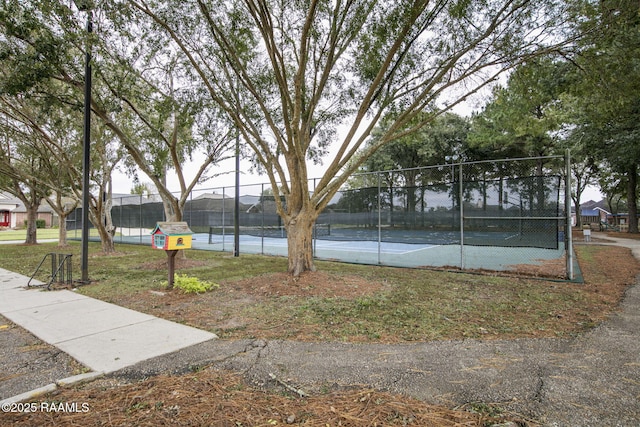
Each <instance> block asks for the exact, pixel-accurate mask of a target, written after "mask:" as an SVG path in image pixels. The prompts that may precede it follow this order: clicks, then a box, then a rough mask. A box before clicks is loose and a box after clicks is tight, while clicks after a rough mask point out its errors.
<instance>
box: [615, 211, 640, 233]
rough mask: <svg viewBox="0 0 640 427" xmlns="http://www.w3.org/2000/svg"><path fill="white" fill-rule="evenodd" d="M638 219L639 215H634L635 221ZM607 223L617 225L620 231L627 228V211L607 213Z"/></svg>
mask: <svg viewBox="0 0 640 427" xmlns="http://www.w3.org/2000/svg"><path fill="white" fill-rule="evenodd" d="M639 220H640V215H638V216H637V217H636V223H638V222H639ZM607 223H608V224H610V225H612V226H614V227H617V229H619V230H620V231H627V230H629V223H630V221H629V214H628V213H618V214H609V215H607Z"/></svg>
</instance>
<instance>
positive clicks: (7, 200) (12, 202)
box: [0, 193, 53, 213]
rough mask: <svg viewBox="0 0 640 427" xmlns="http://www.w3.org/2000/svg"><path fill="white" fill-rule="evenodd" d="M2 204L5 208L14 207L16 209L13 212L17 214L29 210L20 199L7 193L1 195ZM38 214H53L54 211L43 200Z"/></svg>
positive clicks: (0, 202) (0, 201)
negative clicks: (7, 206)
mask: <svg viewBox="0 0 640 427" xmlns="http://www.w3.org/2000/svg"><path fill="white" fill-rule="evenodd" d="M0 204H1V205H5V206H6V205H9V206H14V207H15V209H11V211H12V212H15V213H24V212H27V208H26V207H25V206H24V203H22V201H21V200H20V199H18V198H17V197H14V196H12V195H10V194H7V193H0ZM38 212H47V213H51V212H53V209H51V206H49V204H48V203H47V202H45V201H44V200H43V201H42V203H40V207H39V208H38Z"/></svg>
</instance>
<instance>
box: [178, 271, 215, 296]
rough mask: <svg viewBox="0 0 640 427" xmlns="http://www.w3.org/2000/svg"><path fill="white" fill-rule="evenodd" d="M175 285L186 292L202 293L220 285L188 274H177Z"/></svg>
mask: <svg viewBox="0 0 640 427" xmlns="http://www.w3.org/2000/svg"><path fill="white" fill-rule="evenodd" d="M173 286H174V287H176V288H178V289H180V290H181V291H182V292H184V293H185V294H194V293H195V294H200V293H205V292H207V291H210V290H211V289H215V288H219V287H220V285H218V284H217V283H212V282H207V281H206V280H200V279H198V278H197V277H191V276H187V275H186V274H177V275H176V276H175V277H174V279H173Z"/></svg>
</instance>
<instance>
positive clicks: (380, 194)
mask: <svg viewBox="0 0 640 427" xmlns="http://www.w3.org/2000/svg"><path fill="white" fill-rule="evenodd" d="M377 175H378V264H380V263H381V262H382V260H381V256H382V254H381V252H382V187H381V186H382V183H381V180H382V178H381V174H380V173H379V172H378V174H377ZM391 185H393V184H391ZM391 197H393V194H392V196H391ZM392 205H393V204H392ZM391 215H393V212H391ZM392 221H393V220H392Z"/></svg>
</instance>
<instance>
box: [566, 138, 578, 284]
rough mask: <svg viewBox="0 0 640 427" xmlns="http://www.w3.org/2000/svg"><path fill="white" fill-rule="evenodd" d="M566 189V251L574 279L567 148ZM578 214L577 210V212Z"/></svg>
mask: <svg viewBox="0 0 640 427" xmlns="http://www.w3.org/2000/svg"><path fill="white" fill-rule="evenodd" d="M564 163H565V189H564V203H565V207H564V209H565V221H566V225H565V252H566V254H567V256H566V260H567V267H566V269H567V279H569V280H573V277H574V272H573V236H572V233H571V151H570V150H569V149H568V148H567V151H566V152H565V158H564ZM576 214H577V212H576Z"/></svg>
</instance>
